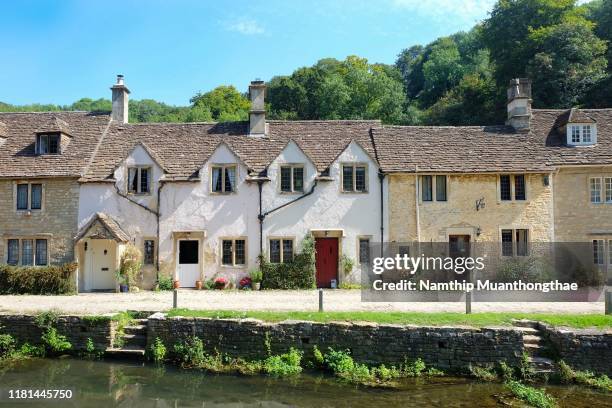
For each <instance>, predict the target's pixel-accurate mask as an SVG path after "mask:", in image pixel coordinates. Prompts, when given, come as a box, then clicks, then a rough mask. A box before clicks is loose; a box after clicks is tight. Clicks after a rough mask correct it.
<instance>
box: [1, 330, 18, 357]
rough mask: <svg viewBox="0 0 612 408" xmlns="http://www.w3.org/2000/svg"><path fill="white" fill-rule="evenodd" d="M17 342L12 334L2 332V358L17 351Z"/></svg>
mask: <svg viewBox="0 0 612 408" xmlns="http://www.w3.org/2000/svg"><path fill="white" fill-rule="evenodd" d="M16 344H17V342H16V341H15V339H14V338H13V336H11V335H10V334H0V359H2V358H4V357H9V356H11V355H12V354H13V353H14V352H15V346H16Z"/></svg>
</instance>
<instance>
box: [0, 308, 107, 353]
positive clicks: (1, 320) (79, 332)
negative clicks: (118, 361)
mask: <svg viewBox="0 0 612 408" xmlns="http://www.w3.org/2000/svg"><path fill="white" fill-rule="evenodd" d="M35 320H36V316H24V315H0V333H2V334H10V335H11V336H13V337H14V338H15V339H17V341H18V342H19V344H21V343H24V342H28V343H30V344H42V341H41V336H42V335H43V332H44V330H43V329H42V328H40V327H39V326H38V325H37V324H36V321H35ZM53 327H55V328H56V329H57V332H58V333H59V334H61V335H64V336H66V339H67V340H68V341H69V342H70V344H72V349H71V351H73V352H78V351H84V350H86V345H87V339H91V341H92V342H93V344H94V347H95V348H96V350H105V349H106V348H107V347H110V346H111V345H112V341H113V338H114V335H115V322H114V321H112V320H111V319H110V318H109V317H100V316H95V317H87V316H60V317H59V318H58V320H57V322H56V323H55V324H53Z"/></svg>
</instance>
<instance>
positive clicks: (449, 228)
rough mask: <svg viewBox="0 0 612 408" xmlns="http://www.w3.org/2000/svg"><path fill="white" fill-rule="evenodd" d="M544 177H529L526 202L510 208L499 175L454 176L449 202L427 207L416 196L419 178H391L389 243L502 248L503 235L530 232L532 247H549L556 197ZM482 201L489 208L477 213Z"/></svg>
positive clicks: (449, 181) (511, 204)
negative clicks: (458, 239)
mask: <svg viewBox="0 0 612 408" xmlns="http://www.w3.org/2000/svg"><path fill="white" fill-rule="evenodd" d="M545 176H547V175H546V174H526V175H525V182H526V191H527V197H526V198H527V199H526V200H525V201H509V202H506V201H501V200H500V199H499V176H498V175H497V174H466V175H449V176H448V178H447V201H444V202H435V201H433V202H423V201H422V200H421V196H420V194H419V195H417V194H416V192H415V185H416V183H415V180H416V177H417V176H415V175H413V174H391V175H389V220H390V222H389V238H390V240H391V241H395V242H412V241H420V242H447V241H448V236H449V235H470V236H471V241H472V242H499V241H500V239H501V229H505V228H521V229H528V230H529V240H530V241H532V242H550V241H552V239H553V193H552V187H551V186H545V185H544V181H543V180H544V177H545ZM417 200H418V201H417ZM415 201H417V202H418V223H417V207H416V203H415ZM477 201H480V202H481V203H484V208H479V209H478V210H477V209H476V202H477ZM417 224H418V226H419V227H417ZM417 230H420V234H419V233H418V232H417ZM478 230H480V231H479V233H478Z"/></svg>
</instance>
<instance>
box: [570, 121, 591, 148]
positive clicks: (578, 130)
mask: <svg viewBox="0 0 612 408" xmlns="http://www.w3.org/2000/svg"><path fill="white" fill-rule="evenodd" d="M596 133H597V128H596V127H595V125H593V124H590V125H588V124H572V125H570V126H568V129H567V143H568V144H569V145H574V146H580V145H591V144H595V143H596V142H597V141H596V138H597V135H596Z"/></svg>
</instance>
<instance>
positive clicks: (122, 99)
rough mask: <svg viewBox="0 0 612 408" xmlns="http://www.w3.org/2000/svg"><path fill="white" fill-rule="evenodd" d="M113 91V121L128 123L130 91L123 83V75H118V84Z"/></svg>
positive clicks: (113, 87)
mask: <svg viewBox="0 0 612 408" xmlns="http://www.w3.org/2000/svg"><path fill="white" fill-rule="evenodd" d="M111 90H112V91H113V109H112V111H111V120H113V121H115V122H118V123H128V115H129V107H128V99H129V94H130V90H129V89H128V88H127V86H125V84H124V82H123V75H117V83H116V84H115V85H113V86H112V87H111Z"/></svg>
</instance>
